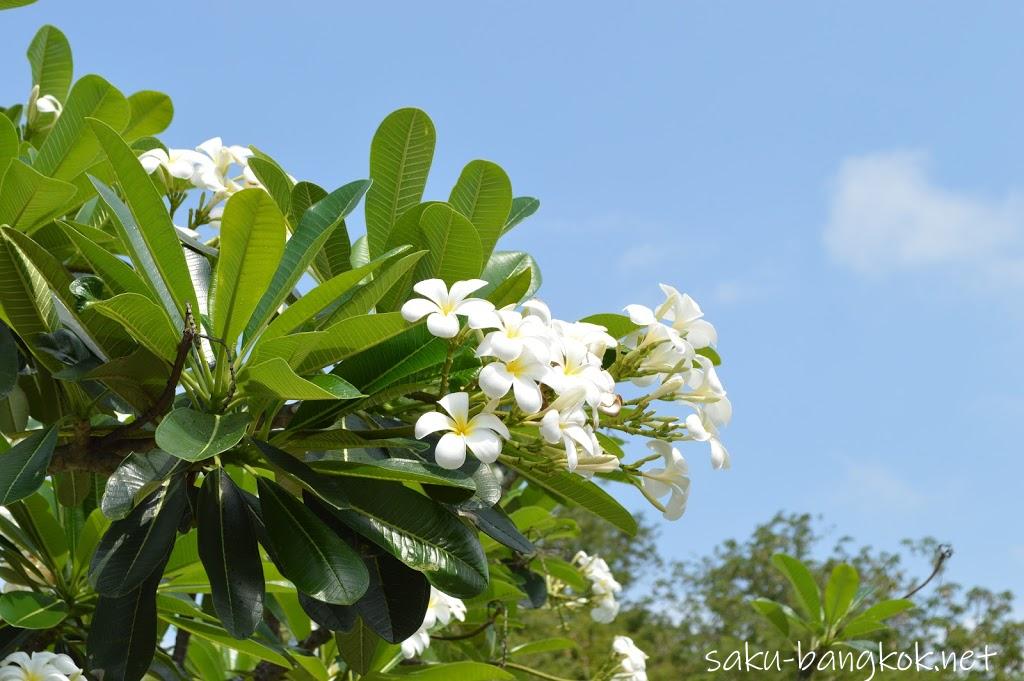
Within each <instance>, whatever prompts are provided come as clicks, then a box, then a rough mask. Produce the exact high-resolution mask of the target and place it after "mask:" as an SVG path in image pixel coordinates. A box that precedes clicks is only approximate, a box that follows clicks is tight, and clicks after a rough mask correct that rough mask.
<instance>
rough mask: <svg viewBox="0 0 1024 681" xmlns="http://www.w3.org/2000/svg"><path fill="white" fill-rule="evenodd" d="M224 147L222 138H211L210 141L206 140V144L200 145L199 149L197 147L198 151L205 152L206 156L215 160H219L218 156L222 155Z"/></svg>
mask: <svg viewBox="0 0 1024 681" xmlns="http://www.w3.org/2000/svg"><path fill="white" fill-rule="evenodd" d="M223 146H224V142H223V141H222V140H221V138H219V137H211V138H210V139H208V140H206V141H205V142H203V143H202V144H200V145H199V146H198V147H196V149H198V150H199V151H201V152H203V153H204V154H206V155H207V156H209V157H210V158H213V159H215V158H217V155H218V154H220V150H221V148H223Z"/></svg>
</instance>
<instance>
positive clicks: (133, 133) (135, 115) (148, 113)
mask: <svg viewBox="0 0 1024 681" xmlns="http://www.w3.org/2000/svg"><path fill="white" fill-rule="evenodd" d="M128 107H129V109H130V111H131V117H130V118H129V120H128V127H126V128H125V129H124V132H122V133H121V136H122V137H123V138H124V139H126V140H128V141H129V142H131V141H132V140H137V139H139V138H140V137H147V136H149V135H155V134H157V133H160V132H163V131H164V130H166V129H167V126H168V125H170V124H171V119H172V118H174V104H173V103H171V98H170V97H168V96H167V95H165V94H164V93H162V92H155V91H153V90H140V91H139V92H136V93H134V94H133V95H131V96H130V97H128Z"/></svg>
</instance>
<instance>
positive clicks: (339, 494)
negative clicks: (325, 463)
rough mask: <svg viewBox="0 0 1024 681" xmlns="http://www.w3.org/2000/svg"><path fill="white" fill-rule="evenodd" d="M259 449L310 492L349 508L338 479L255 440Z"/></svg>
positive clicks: (332, 504)
mask: <svg viewBox="0 0 1024 681" xmlns="http://www.w3.org/2000/svg"><path fill="white" fill-rule="evenodd" d="M253 442H254V443H255V444H256V447H257V449H259V450H260V452H261V453H262V454H263V458H265V459H266V460H267V461H268V462H269V463H270V464H271V465H272V466H274V467H275V468H278V469H280V470H282V471H284V472H285V473H287V474H288V475H290V476H292V477H293V478H295V480H296V481H297V482H298V483H299V484H301V485H302V486H303V487H305V488H306V489H307V490H308V491H309V492H311V493H312V494H315V495H316V496H318V497H320V498H321V499H323V500H324V501H326V502H327V503H328V504H330V505H331V506H333V507H334V508H348V507H349V504H348V499H347V498H346V497H345V493H344V492H343V491H342V489H341V486H340V485H339V484H338V483H337V481H335V480H332V479H331V478H330V477H327V476H323V475H321V474H320V473H318V472H316V471H315V470H313V469H312V468H310V466H309V465H308V464H306V463H305V462H303V461H299V460H298V459H297V458H295V457H294V456H292V455H291V454H289V453H288V452H284V451H281V450H280V449H278V448H277V447H274V446H272V445H269V444H267V443H266V442H261V441H260V440H254V441H253Z"/></svg>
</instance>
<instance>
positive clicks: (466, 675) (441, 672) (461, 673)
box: [364, 661, 516, 681]
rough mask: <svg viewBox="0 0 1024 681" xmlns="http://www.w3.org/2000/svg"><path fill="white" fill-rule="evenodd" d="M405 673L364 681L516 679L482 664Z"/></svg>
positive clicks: (422, 667)
mask: <svg viewBox="0 0 1024 681" xmlns="http://www.w3.org/2000/svg"><path fill="white" fill-rule="evenodd" d="M411 669H412V671H409V672H407V673H401V674H398V673H394V672H392V673H389V674H372V675H370V676H367V677H366V678H365V680H364V681H391V680H393V679H412V680H413V681H515V679H516V677H515V676H513V675H512V674H511V673H509V672H507V671H505V670H504V669H502V668H501V667H495V666H494V665H491V664H486V663H484V662H471V661H466V662H443V663H441V664H430V665H420V666H418V667H412V668H411Z"/></svg>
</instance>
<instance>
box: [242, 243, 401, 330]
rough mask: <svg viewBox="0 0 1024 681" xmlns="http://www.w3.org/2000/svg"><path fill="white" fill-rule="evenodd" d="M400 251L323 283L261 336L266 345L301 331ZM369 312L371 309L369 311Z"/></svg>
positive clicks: (281, 315)
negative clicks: (268, 342) (301, 328)
mask: <svg viewBox="0 0 1024 681" xmlns="http://www.w3.org/2000/svg"><path fill="white" fill-rule="evenodd" d="M397 253H398V250H397V249H396V250H395V251H392V252H390V253H385V254H384V255H383V256H381V257H380V258H378V259H377V260H374V261H373V262H371V263H367V264H366V265H363V266H362V267H358V268H356V269H354V270H349V271H348V272H343V273H341V274H339V275H338V276H336V277H333V278H332V279H330V280H328V281H325V282H324V283H322V284H320V285H319V286H317V287H316V288H314V289H313V290H312V291H310V292H309V293H307V294H306V295H304V296H302V297H301V298H299V299H298V300H297V301H295V302H294V303H292V304H291V305H289V306H288V309H286V310H285V311H284V312H282V313H281V314H280V315H278V317H277V319H275V320H274V321H273V322H272V323H271V324H270V326H268V327H267V330H266V331H264V332H263V335H262V336H261V337H260V342H262V343H265V342H267V341H268V340H271V339H273V338H278V337H279V336H284V335H286V334H289V333H291V332H292V331H295V330H296V329H297V328H299V327H300V326H302V325H303V324H305V323H306V322H308V321H310V320H311V319H312V318H313V317H314V316H315V315H316V314H317V313H319V312H320V311H321V310H323V309H324V308H326V307H327V306H329V305H330V304H331V303H333V302H335V301H336V300H338V299H339V298H341V297H342V296H343V295H344V294H345V293H347V292H348V291H349V290H350V289H351V288H352V287H354V286H355V285H357V284H358V283H359V282H360V281H362V280H363V279H364V278H365V277H367V276H369V275H370V274H372V273H373V272H375V271H376V270H377V269H378V268H379V267H380V266H381V265H383V264H384V263H385V262H387V260H388V258H389V257H390V256H391V255H397ZM367 311H368V310H367Z"/></svg>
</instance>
